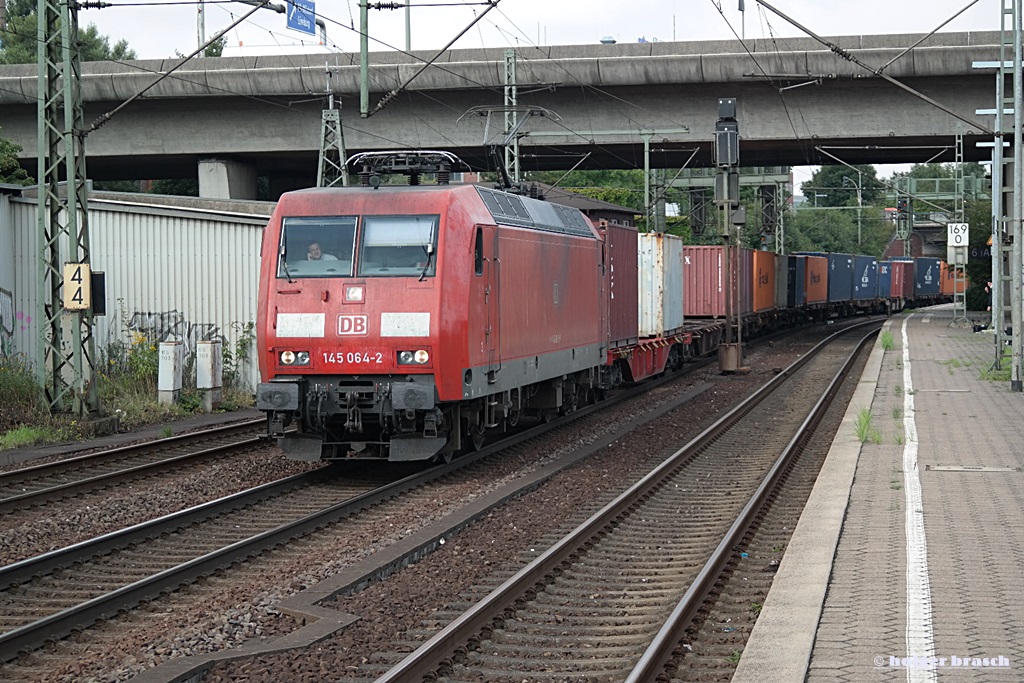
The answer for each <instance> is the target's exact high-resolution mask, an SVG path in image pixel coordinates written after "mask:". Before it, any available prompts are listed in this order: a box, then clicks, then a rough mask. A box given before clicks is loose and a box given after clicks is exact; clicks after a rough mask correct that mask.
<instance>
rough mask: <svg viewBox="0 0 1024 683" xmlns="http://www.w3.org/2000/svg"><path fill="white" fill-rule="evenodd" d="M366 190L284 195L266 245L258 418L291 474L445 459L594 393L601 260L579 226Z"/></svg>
mask: <svg viewBox="0 0 1024 683" xmlns="http://www.w3.org/2000/svg"><path fill="white" fill-rule="evenodd" d="M370 179H372V178H370ZM442 179H444V178H443V176H442ZM362 180H363V184H362V185H361V186H354V187H335V188H316V189H309V190H299V191H295V192H289V193H286V194H284V195H282V196H281V199H280V200H279V202H278V204H277V208H276V209H275V211H274V214H273V216H272V217H271V219H270V221H269V223H268V226H267V228H266V231H265V233H264V237H263V247H262V262H261V267H260V285H259V308H258V320H259V322H258V329H257V346H258V353H259V363H260V372H261V376H262V378H263V382H262V383H260V384H259V386H258V388H257V408H258V409H260V410H263V411H264V412H266V414H267V419H268V430H269V433H270V434H271V435H272V436H274V437H276V438H277V439H278V441H279V443H280V445H281V447H282V449H283V451H284V452H285V454H286V455H287V456H288V457H289V458H292V459H299V460H310V461H313V460H320V459H328V460H335V459H353V458H356V459H358V458H373V459H381V458H386V459H389V460H392V461H412V460H426V459H430V458H434V457H435V456H436V457H440V458H443V459H445V460H448V459H450V458H451V456H452V455H453V454H455V453H457V452H460V451H463V450H472V449H473V448H479V447H480V445H481V444H482V441H483V435H484V432H485V430H487V429H488V428H494V427H501V426H504V425H515V424H516V423H517V422H518V420H519V418H520V416H522V415H531V414H532V415H536V416H545V415H548V414H552V413H554V412H557V411H564V410H566V409H569V408H572V407H575V405H576V402H577V400H579V399H581V398H583V399H585V398H586V397H587V396H588V395H589V393H588V392H593V391H596V390H597V389H598V388H599V387H600V386H601V382H602V377H601V375H602V370H601V366H602V365H603V363H604V362H605V359H606V357H607V342H606V340H605V339H606V335H605V334H604V325H605V324H606V321H605V320H604V316H603V315H602V301H601V297H602V287H603V271H602V262H601V259H602V250H601V241H600V234H599V233H598V232H597V231H596V230H595V229H594V227H593V226H592V225H591V223H590V222H589V221H588V220H587V219H586V218H585V217H584V216H583V214H582V213H580V212H579V211H578V210H576V209H571V208H567V207H562V206H558V205H554V204H549V203H546V202H542V201H539V200H535V199H531V198H528V197H521V196H517V195H512V194H507V193H504V192H499V191H495V190H490V189H487V188H483V187H478V186H474V185H448V184H439V185H430V186H427V185H406V186H388V185H380V184H379V183H374V184H372V185H371V184H369V183H368V182H367V181H368V178H367V177H365V176H364V177H363V178H362Z"/></svg>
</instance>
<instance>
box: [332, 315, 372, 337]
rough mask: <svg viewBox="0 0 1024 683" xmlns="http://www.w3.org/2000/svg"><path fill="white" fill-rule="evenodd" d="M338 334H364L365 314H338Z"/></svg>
mask: <svg viewBox="0 0 1024 683" xmlns="http://www.w3.org/2000/svg"><path fill="white" fill-rule="evenodd" d="M338 334H339V335H355V334H357V335H365V334H366V316H365V315H339V316H338Z"/></svg>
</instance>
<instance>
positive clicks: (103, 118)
mask: <svg viewBox="0 0 1024 683" xmlns="http://www.w3.org/2000/svg"><path fill="white" fill-rule="evenodd" d="M267 4H269V3H268V2H267V0H263V2H262V3H261V4H259V5H256V6H254V7H253V8H252V9H251V10H249V11H248V12H247V13H245V14H244V15H242V17H241V18H240V19H239V20H238V21H236V22H235V23H233V24H231V25H230V26H228V27H227V28H225V29H223V30H221V31H219V32H218V33H217V34H215V35H214V36H213V37H212V38H210V39H209V40H208V41H206V43H204V44H203V45H201V46H199V47H198V48H196V50H195V51H194V52H193V53H192V54H190V55H189V56H187V57H185V58H184V59H182V60H181V61H180V62H178V63H177V64H176V65H174V66H173V67H172V68H170V69H168V70H167V72H165V73H164V74H162V75H161V76H160V77H159V78H158V79H156V80H155V81H153V82H152V83H150V84H149V85H148V86H146V87H145V88H143V89H142V90H140V91H139V92H137V93H135V94H134V95H132V96H131V97H129V98H128V99H127V100H125V101H124V102H122V103H121V104H119V105H118V106H116V107H114V108H113V109H111V110H110V111H108V112H107V113H105V114H101V115H100V116H99V117H97V119H96V120H95V121H93V122H92V125H90V126H89V127H88V128H86V129H85V130H84V131H82V133H81V135H82V136H83V137H84V136H86V135H88V134H89V133H91V132H93V131H95V130H98V129H99V128H100V127H101V126H103V125H104V124H105V123H107V122H108V121H110V119H111V118H113V117H114V116H115V115H116V114H117V112H119V111H121V110H122V109H124V108H125V107H127V106H128V105H129V104H131V103H132V102H134V101H135V100H137V99H140V98H141V97H142V96H143V95H145V94H146V92H148V91H149V90H150V89H152V88H153V87H154V86H156V85H157V84H158V83H160V82H161V81H162V80H164V79H165V78H167V77H168V76H170V75H171V74H172V73H173V72H174V71H176V70H177V69H180V68H181V67H182V66H184V65H185V64H186V63H187V62H188V61H189V60H190V59H192V58H193V57H195V56H196V55H198V54H199V53H200V52H202V51H203V50H205V49H206V48H208V47H209V46H210V45H213V44H214V43H215V42H217V41H218V40H220V39H221V37H222V36H223V35H224V34H225V33H227V32H228V31H230V30H231V29H233V28H234V27H235V26H237V25H238V24H240V23H242V22H243V21H245V20H246V19H248V18H249V17H250V16H252V15H253V14H254V13H256V12H257V11H258V10H260V9H263V7H265V6H266V5H267Z"/></svg>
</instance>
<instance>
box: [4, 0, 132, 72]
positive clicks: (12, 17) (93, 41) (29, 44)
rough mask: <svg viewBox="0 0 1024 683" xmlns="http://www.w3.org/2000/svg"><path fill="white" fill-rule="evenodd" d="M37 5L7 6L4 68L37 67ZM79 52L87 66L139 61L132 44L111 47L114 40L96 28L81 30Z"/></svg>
mask: <svg viewBox="0 0 1024 683" xmlns="http://www.w3.org/2000/svg"><path fill="white" fill-rule="evenodd" d="M37 25H38V22H37V20H36V5H35V3H34V2H29V1H28V0H10V1H9V2H8V3H7V25H6V26H5V27H4V29H3V32H2V34H0V35H2V47H0V64H35V62H36V57H37V46H38V42H37V41H36V30H37ZM78 48H79V55H80V59H81V60H82V61H83V62H97V61H102V60H127V59H135V51H134V50H132V49H130V48H129V47H128V41H126V40H119V41H118V42H117V43H115V44H114V45H113V47H111V45H110V39H109V38H107V37H106V36H103V35H100V32H99V29H97V28H96V25H95V24H89V25H88V26H86V27H85V28H81V27H80V28H79V30H78Z"/></svg>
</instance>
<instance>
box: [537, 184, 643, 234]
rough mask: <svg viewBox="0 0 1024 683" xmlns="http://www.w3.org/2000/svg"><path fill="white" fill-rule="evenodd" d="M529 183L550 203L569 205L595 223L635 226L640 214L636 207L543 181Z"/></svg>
mask: <svg viewBox="0 0 1024 683" xmlns="http://www.w3.org/2000/svg"><path fill="white" fill-rule="evenodd" d="M531 184H536V185H537V189H538V194H539V196H541V197H542V198H543V199H545V200H547V201H549V202H551V203H552V204H561V205H562V206H571V207H572V208H574V209H579V210H580V211H582V212H583V214H584V215H585V216H586V217H587V218H589V219H590V220H592V221H593V222H595V223H597V222H598V221H602V220H604V221H608V222H609V223H610V224H611V225H627V226H634V227H635V226H636V218H637V216H639V215H641V214H639V213H637V211H636V209H631V208H629V207H628V206H619V205H618V204H612V203H611V202H606V201H603V200H601V199H593V198H591V197H588V196H586V195H585V194H577V193H576V192H570V191H569V190H563V189H562V188H560V187H552V186H550V185H545V184H544V183H531Z"/></svg>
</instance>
